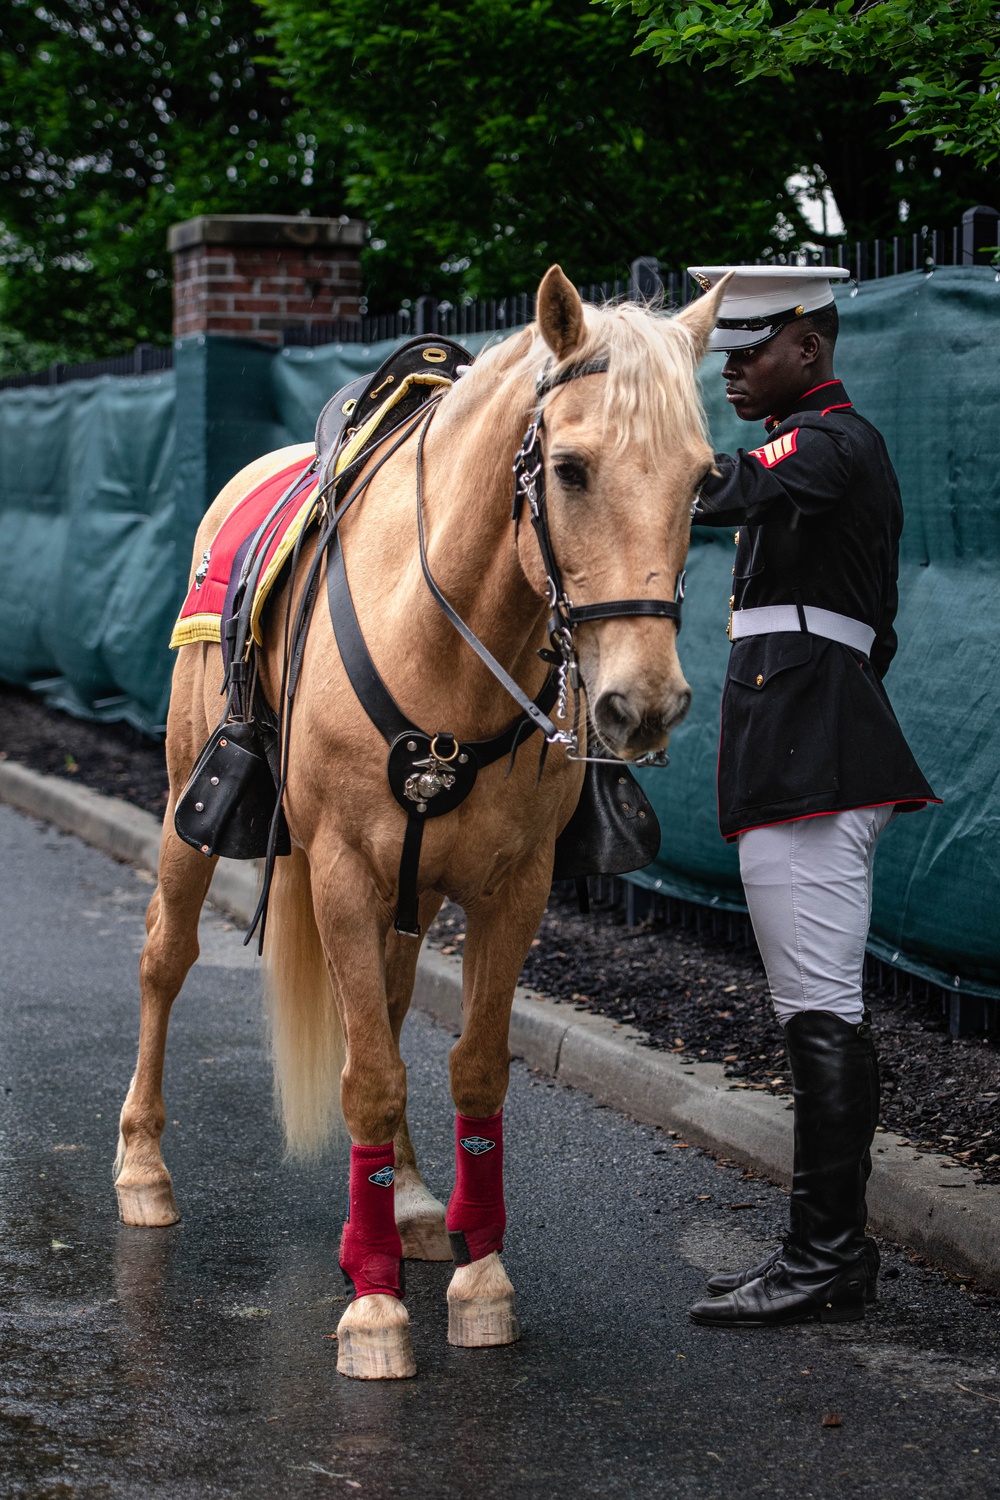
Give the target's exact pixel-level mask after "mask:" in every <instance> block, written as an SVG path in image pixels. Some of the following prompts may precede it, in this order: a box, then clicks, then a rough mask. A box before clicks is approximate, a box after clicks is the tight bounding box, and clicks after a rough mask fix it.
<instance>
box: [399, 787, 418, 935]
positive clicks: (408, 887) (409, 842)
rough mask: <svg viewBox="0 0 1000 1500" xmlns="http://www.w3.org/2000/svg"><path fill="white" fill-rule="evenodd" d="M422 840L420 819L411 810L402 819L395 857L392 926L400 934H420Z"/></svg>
mask: <svg viewBox="0 0 1000 1500" xmlns="http://www.w3.org/2000/svg"><path fill="white" fill-rule="evenodd" d="M423 841H424V820H423V818H422V817H421V816H420V814H419V813H416V812H411V813H409V814H408V815H407V819H406V832H405V834H404V835H403V852H402V854H401V855H400V857H399V881H398V890H397V893H396V915H395V917H394V918H393V923H392V925H393V927H394V928H395V929H396V931H397V932H398V933H400V934H401V935H402V936H403V937H416V938H418V937H420V935H421V934H420V916H419V900H418V897H417V876H418V875H419V873H420V846H421V844H422V843H423Z"/></svg>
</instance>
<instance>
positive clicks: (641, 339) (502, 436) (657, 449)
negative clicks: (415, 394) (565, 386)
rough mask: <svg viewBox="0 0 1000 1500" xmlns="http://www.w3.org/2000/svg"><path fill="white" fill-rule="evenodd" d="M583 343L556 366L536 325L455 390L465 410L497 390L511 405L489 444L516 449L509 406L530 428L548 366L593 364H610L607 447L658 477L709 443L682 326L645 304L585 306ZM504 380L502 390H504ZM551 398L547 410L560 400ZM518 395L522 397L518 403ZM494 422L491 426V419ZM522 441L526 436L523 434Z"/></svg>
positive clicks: (497, 413)
mask: <svg viewBox="0 0 1000 1500" xmlns="http://www.w3.org/2000/svg"><path fill="white" fill-rule="evenodd" d="M583 312H584V323H585V330H586V331H585V335H584V339H583V342H582V343H581V344H580V345H579V346H578V347H577V348H576V349H574V351H573V353H572V354H570V355H569V356H567V358H566V359H563V360H556V359H555V358H554V356H553V354H552V351H551V349H550V348H549V347H548V345H547V344H546V342H545V340H544V339H543V338H542V335H541V333H540V331H539V329H538V325H537V324H534V323H533V324H531V326H530V327H529V328H525V329H523V330H522V331H521V332H520V333H519V334H517V335H515V336H514V337H512V338H509V339H505V340H504V341H503V342H502V343H500V344H494V345H492V346H491V347H489V348H487V349H484V350H483V352H482V353H481V354H480V355H479V358H478V359H477V360H476V362H475V364H474V365H473V366H472V368H471V370H470V371H469V373H468V374H467V375H465V376H463V378H462V380H461V381H460V382H459V384H458V387H457V388H456V390H455V393H454V395H455V398H457V400H458V401H459V403H460V409H464V410H465V411H468V407H467V406H466V404H465V403H466V401H470V402H472V403H473V404H474V405H478V404H479V402H480V401H481V400H483V399H484V397H485V396H486V393H487V392H490V393H493V394H496V393H497V391H498V389H499V390H500V391H502V392H503V393H504V395H505V399H504V400H503V401H502V402H501V403H500V404H499V406H497V405H494V409H493V412H492V422H491V426H490V428H489V433H490V436H489V441H490V442H491V443H492V444H494V445H502V444H503V442H508V443H509V441H510V434H509V433H508V432H507V426H508V424H509V422H510V418H511V402H514V403H515V404H520V405H522V410H521V411H520V413H519V415H518V416H517V418H516V421H517V422H523V421H526V420H527V417H528V414H529V412H530V411H531V409H532V407H533V406H534V404H535V399H536V398H535V379H536V376H537V375H538V374H539V373H540V372H541V371H542V370H543V369H544V368H545V367H546V366H548V367H549V369H550V371H551V372H552V373H555V374H557V373H558V372H559V371H561V370H564V369H569V368H572V366H574V365H579V364H584V363H586V362H587V361H588V360H591V359H603V358H605V357H606V358H607V360H608V373H607V377H606V378H605V379H603V381H602V384H603V386H604V402H603V440H604V441H605V442H610V445H611V448H612V451H613V452H621V451H622V450H624V449H625V448H629V449H631V450H633V452H634V451H636V450H638V451H639V452H640V453H641V454H642V456H643V457H644V458H645V460H646V462H647V463H648V465H649V467H650V468H651V469H653V470H659V469H662V468H663V467H664V465H665V460H666V458H667V455H668V454H669V453H671V452H676V451H677V449H678V448H679V447H687V446H689V445H690V443H691V441H692V439H695V440H699V439H700V440H704V439H705V438H706V436H707V428H706V423H705V413H704V410H703V408H702V402H701V395H700V393H699V390H698V382H697V379H696V376H695V371H696V369H697V366H698V353H697V350H696V348H695V343H694V339H693V338H692V336H691V333H690V331H689V329H688V328H686V327H685V325H684V323H682V322H681V321H680V320H679V319H678V318H676V317H674V316H672V315H671V314H669V313H666V312H663V311H661V310H660V309H658V308H655V307H649V306H645V305H643V304H641V303H634V302H621V303H609V304H607V305H606V306H604V307H595V306H593V305H592V304H590V303H584V307H583ZM498 380H499V386H498ZM559 389H560V387H556V389H555V391H552V392H550V393H549V395H548V396H547V397H546V398H545V401H544V402H543V406H544V405H545V404H546V403H547V402H548V401H550V400H552V399H553V397H554V396H555V395H556V394H557V393H558V390H559ZM515 392H518V393H520V397H521V398H522V401H521V402H520V403H518V401H517V398H516V397H515ZM487 420H490V419H487ZM518 435H520V433H519V434H518Z"/></svg>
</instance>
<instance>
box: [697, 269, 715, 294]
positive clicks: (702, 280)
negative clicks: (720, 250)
mask: <svg viewBox="0 0 1000 1500" xmlns="http://www.w3.org/2000/svg"><path fill="white" fill-rule="evenodd" d="M694 279H695V281H696V282H697V283H698V285H699V286H700V287H701V289H702V291H703V292H710V291H711V290H712V283H711V280H710V279H709V278H708V277H707V276H706V275H704V273H703V272H701V271H696V272H695V275H694Z"/></svg>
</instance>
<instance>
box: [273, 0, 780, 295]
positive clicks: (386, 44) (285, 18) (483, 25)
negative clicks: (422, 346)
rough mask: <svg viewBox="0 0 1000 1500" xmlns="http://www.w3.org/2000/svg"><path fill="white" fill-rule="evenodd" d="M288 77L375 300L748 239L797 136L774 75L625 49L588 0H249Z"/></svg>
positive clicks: (608, 272)
mask: <svg viewBox="0 0 1000 1500" xmlns="http://www.w3.org/2000/svg"><path fill="white" fill-rule="evenodd" d="M262 4H263V8H264V10H265V11H266V13H267V15H268V16H269V17H270V19H271V21H272V25H273V28H274V34H275V38H276V41H277V45H278V51H279V56H280V62H281V66H282V69H283V71H284V75H285V78H286V80H287V83H288V86H289V90H290V92H291V93H293V94H294V96H295V98H296V99H297V100H298V101H299V103H300V105H301V106H302V111H303V112H302V115H301V117H300V118H301V119H303V120H307V121H308V122H309V127H310V128H311V129H312V130H314V131H315V132H316V134H317V135H318V137H319V138H320V140H322V141H325V142H327V143H328V145H329V149H330V150H331V152H332V154H333V155H334V156H336V157H337V159H338V160H341V161H342V162H343V169H344V185H345V193H346V197H345V206H346V207H347V208H348V209H349V210H351V211H353V212H357V213H359V214H362V215H364V216H365V217H366V218H368V220H369V222H370V223H371V226H372V231H373V239H372V249H371V250H370V252H369V254H368V257H367V267H366V277H367V279H368V283H369V286H370V287H371V288H372V295H373V296H374V297H375V298H377V300H378V302H379V305H387V304H391V303H393V301H394V300H395V299H398V298H399V297H401V296H413V295H414V294H415V293H417V292H420V291H433V292H436V293H438V294H440V295H451V296H453V297H454V296H455V295H457V294H473V295H487V296H489V295H497V294H501V293H509V292H512V291H517V290H528V289H531V288H533V287H534V286H535V285H536V284H537V281H538V278H539V275H540V273H541V272H542V271H543V270H544V269H545V267H546V266H547V265H548V264H549V262H550V261H553V260H559V261H560V262H562V264H563V265H565V266H566V268H567V269H568V270H569V271H570V272H571V274H573V275H574V276H576V277H578V278H580V279H586V280H595V281H596V280H603V279H612V278H614V277H619V276H624V275H626V274H627V266H628V262H629V261H630V260H631V259H632V258H633V257H635V256H636V255H640V254H655V255H658V256H660V257H661V258H662V260H663V261H664V262H665V263H666V264H667V265H669V266H680V265H683V264H684V262H685V260H686V259H691V258H697V257H705V256H709V257H713V258H718V257H720V256H730V255H732V256H750V257H751V258H752V257H754V256H756V255H759V254H761V253H762V251H763V250H764V249H765V248H766V247H767V246H768V245H769V244H771V243H773V234H772V230H773V228H774V226H775V224H776V222H777V221H778V219H779V215H782V214H783V215H784V219H785V220H786V221H787V222H788V224H789V225H790V226H791V230H790V232H792V233H794V234H800V233H803V232H804V230H805V226H804V224H803V223H802V221H801V220H800V218H799V216H798V213H797V210H796V207H795V203H794V200H793V199H792V197H791V196H790V195H789V194H788V193H787V192H786V191H785V180H786V178H787V177H788V176H789V174H790V173H792V172H794V171H795V170H796V168H797V167H798V166H799V165H800V162H801V143H800V142H799V141H797V140H796V138H795V132H794V128H793V127H792V122H790V121H789V120H788V119H787V117H786V114H785V111H784V110H783V108H782V103H781V95H782V94H783V92H784V89H783V86H782V85H778V86H777V87H776V86H775V85H773V84H772V83H770V81H764V82H763V83H762V84H761V85H760V86H757V87H754V88H751V89H739V88H737V87H733V86H731V85H727V84H726V83H725V81H723V80H717V81H706V80H705V79H704V78H699V77H697V76H695V75H693V74H692V73H691V72H690V70H687V69H683V68H681V69H673V70H666V71H665V70H663V69H660V68H658V67H657V66H656V63H655V60H654V59H653V58H652V57H651V56H646V57H635V56H633V55H632V52H633V48H634V35H633V30H632V22H631V19H630V18H629V17H627V16H625V15H621V16H619V15H615V14H612V13H609V12H608V11H605V10H602V9H595V8H593V7H592V6H590V5H589V4H588V0H464V3H461V4H459V3H456V0H377V3H374V0H326V3H325V4H324V6H323V7H322V8H318V7H317V6H316V5H315V4H314V0H262Z"/></svg>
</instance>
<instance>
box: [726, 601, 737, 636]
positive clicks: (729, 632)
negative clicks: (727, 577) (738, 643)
mask: <svg viewBox="0 0 1000 1500" xmlns="http://www.w3.org/2000/svg"><path fill="white" fill-rule="evenodd" d="M735 603H736V595H735V594H730V596H729V624H728V625H727V626H726V634H727V635H728V637H729V639H730V641H732V640H733V605H734V604H735Z"/></svg>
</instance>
